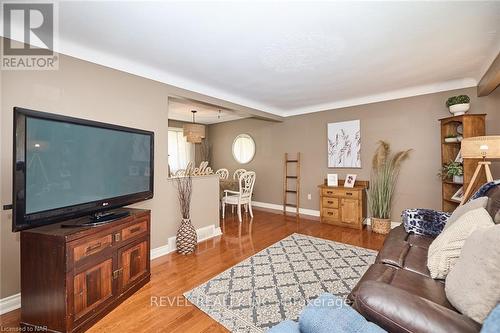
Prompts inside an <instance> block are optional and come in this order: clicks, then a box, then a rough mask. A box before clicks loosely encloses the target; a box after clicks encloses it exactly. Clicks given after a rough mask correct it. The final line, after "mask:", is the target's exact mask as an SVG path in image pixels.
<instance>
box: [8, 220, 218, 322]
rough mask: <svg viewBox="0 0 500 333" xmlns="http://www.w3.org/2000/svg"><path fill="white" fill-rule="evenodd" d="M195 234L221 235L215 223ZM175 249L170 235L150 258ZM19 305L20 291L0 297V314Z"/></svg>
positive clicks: (17, 307)
mask: <svg viewBox="0 0 500 333" xmlns="http://www.w3.org/2000/svg"><path fill="white" fill-rule="evenodd" d="M196 234H197V235H198V243H200V242H203V241H205V240H207V239H210V238H213V237H217V236H220V235H222V230H221V228H220V227H216V226H215V225H213V224H212V225H209V226H207V227H203V228H199V229H196ZM175 250H176V246H175V236H174V237H170V238H169V239H168V242H167V244H166V245H163V246H159V247H156V248H154V249H151V255H150V258H151V260H153V259H156V258H159V257H162V256H164V255H167V254H169V253H172V252H174V251H175ZM20 307H21V293H17V294H15V295H11V296H7V297H5V298H2V299H0V315H3V314H4V313H7V312H10V311H14V310H16V309H19V308H20Z"/></svg>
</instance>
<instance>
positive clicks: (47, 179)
mask: <svg viewBox="0 0 500 333" xmlns="http://www.w3.org/2000/svg"><path fill="white" fill-rule="evenodd" d="M153 151H154V133H153V132H149V131H144V130H140V129H133V128H127V127H122V126H117V125H111V124H104V123H100V122H95V121H89V120H84V119H77V118H72V117H66V116H61V115H56V114H50V113H45V112H38V111H33V110H28V109H23V108H18V107H15V108H14V159H13V164H14V165H13V196H12V197H13V207H12V208H13V214H12V230H13V231H19V230H24V229H28V228H33V227H36V226H41V225H44V224H51V223H56V222H60V221H62V220H66V219H71V218H76V217H82V219H81V220H84V221H85V220H86V219H85V218H83V216H88V217H89V218H88V225H95V224H100V223H104V222H105V221H109V220H112V219H113V216H115V215H113V213H112V211H111V210H112V209H115V208H118V207H122V206H126V205H130V204H132V203H136V202H139V201H142V200H147V199H150V198H152V197H153V174H154V172H153V171H154V169H153V161H154V155H153ZM83 225H87V223H83Z"/></svg>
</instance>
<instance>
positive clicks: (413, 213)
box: [401, 208, 451, 237]
mask: <svg viewBox="0 0 500 333" xmlns="http://www.w3.org/2000/svg"><path fill="white" fill-rule="evenodd" d="M450 216H451V214H450V213H447V212H440V211H437V210H432V209H423V208H417V209H405V210H404V211H403V213H402V214H401V220H402V221H403V225H404V227H405V230H406V232H408V233H410V232H413V233H415V234H417V235H424V236H432V237H436V236H437V235H439V234H440V233H441V231H443V228H444V226H445V224H446V222H447V221H448V219H449V218H450Z"/></svg>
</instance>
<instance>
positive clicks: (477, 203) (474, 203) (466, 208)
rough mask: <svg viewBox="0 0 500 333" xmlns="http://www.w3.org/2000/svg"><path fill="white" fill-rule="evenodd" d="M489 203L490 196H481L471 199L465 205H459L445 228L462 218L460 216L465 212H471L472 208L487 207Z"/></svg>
mask: <svg viewBox="0 0 500 333" xmlns="http://www.w3.org/2000/svg"><path fill="white" fill-rule="evenodd" d="M487 204H488V197H480V198H477V199H474V200H471V201H469V202H468V203H466V204H465V205H463V206H458V207H457V209H455V210H454V211H453V213H452V214H451V216H450V218H449V219H448V221H447V222H446V224H445V225H444V228H443V230H446V229H448V228H449V227H450V226H451V225H452V224H453V223H455V222H456V221H457V220H458V219H459V218H460V216H462V215H464V214H465V213H467V212H470V211H471V210H474V209H478V208H485V207H486V205H487Z"/></svg>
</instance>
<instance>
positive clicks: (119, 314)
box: [0, 209, 384, 333]
mask: <svg viewBox="0 0 500 333" xmlns="http://www.w3.org/2000/svg"><path fill="white" fill-rule="evenodd" d="M254 215H255V216H254V218H253V220H250V219H249V216H245V218H244V220H243V223H241V224H240V223H239V222H238V220H237V217H236V214H234V215H231V214H230V213H229V214H227V215H226V219H225V221H221V228H222V231H223V235H222V236H220V237H216V238H213V239H210V240H207V241H204V242H202V243H200V244H199V246H198V250H197V251H196V255H190V256H183V255H180V254H177V253H173V254H169V255H166V256H163V257H160V258H158V259H155V260H153V261H152V264H151V274H152V276H151V282H150V283H148V284H147V285H146V286H144V287H143V288H142V289H141V290H139V291H138V292H137V293H136V294H135V295H133V296H132V297H130V298H129V299H127V300H126V301H125V302H124V303H122V304H121V305H120V306H118V307H117V308H116V309H115V310H113V311H112V312H111V313H110V314H108V315H107V316H106V317H105V318H103V319H102V320H101V321H100V322H98V323H97V324H96V325H94V326H93V327H92V328H91V329H90V330H89V331H88V332H207V333H208V332H227V330H226V329H225V328H224V327H222V326H221V325H219V324H218V323H217V322H216V321H214V320H213V319H211V318H210V317H209V316H208V315H206V314H205V313H204V312H202V311H201V310H199V309H198V308H196V307H195V306H193V305H191V304H190V303H188V302H187V300H186V299H185V298H184V297H183V296H182V294H183V293H184V292H186V291H188V290H190V289H192V288H193V287H196V286H197V285H199V284H201V283H203V282H205V281H207V280H209V279H210V278H212V277H214V276H215V275H217V274H219V273H221V272H222V271H224V270H226V269H227V268H229V267H231V266H233V265H235V264H237V263H238V262H240V261H242V260H243V259H245V258H248V257H250V256H251V255H253V254H254V253H256V252H258V251H260V250H262V249H264V248H266V247H268V246H269V245H271V244H273V243H275V242H277V241H279V240H281V239H283V238H285V237H287V236H289V235H291V234H293V233H295V232H296V233H301V234H305V235H311V236H315V237H320V238H325V239H330V240H334V241H338V242H342V243H347V244H352V245H357V246H362V247H365V248H369V249H374V250H378V249H380V248H381V247H382V243H383V241H384V236H382V235H378V234H375V233H372V232H371V231H370V229H369V227H365V228H364V229H363V230H361V231H360V230H356V229H347V228H342V227H335V226H330V225H326V224H320V223H319V222H318V221H313V220H309V219H305V218H299V219H297V218H296V217H295V216H293V215H287V216H284V215H283V214H279V213H272V212H269V211H263V210H257V209H255V210H254ZM19 316H20V310H15V311H12V312H10V313H7V314H4V315H2V316H0V323H1V327H2V331H7V330H8V331H11V332H13V331H14V330H13V329H15V328H16V327H18V323H19Z"/></svg>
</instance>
